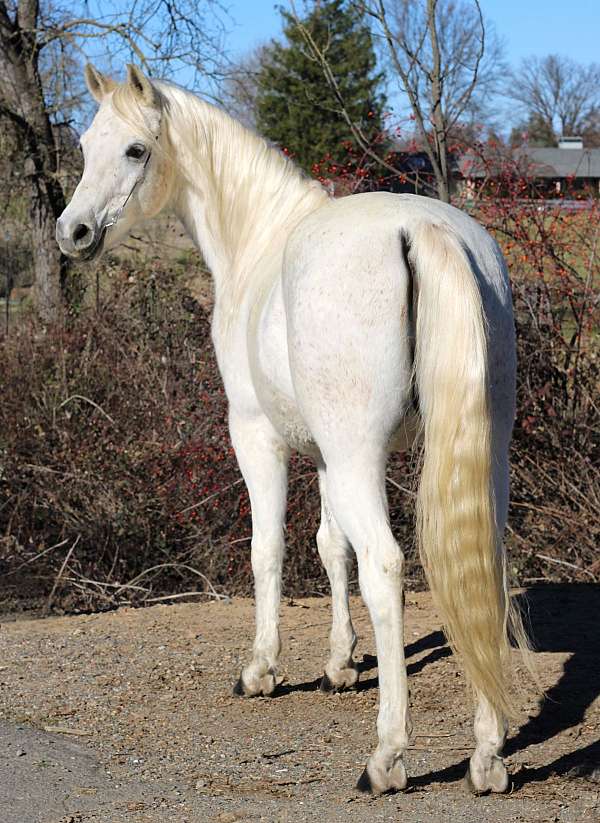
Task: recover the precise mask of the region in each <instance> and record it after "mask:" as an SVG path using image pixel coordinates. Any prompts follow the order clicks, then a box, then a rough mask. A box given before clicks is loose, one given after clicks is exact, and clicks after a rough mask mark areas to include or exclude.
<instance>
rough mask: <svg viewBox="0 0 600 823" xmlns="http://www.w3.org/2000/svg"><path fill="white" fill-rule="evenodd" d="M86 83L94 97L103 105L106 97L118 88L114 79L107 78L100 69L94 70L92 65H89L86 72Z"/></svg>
mask: <svg viewBox="0 0 600 823" xmlns="http://www.w3.org/2000/svg"><path fill="white" fill-rule="evenodd" d="M84 76H85V82H86V83H87V87H88V89H89V90H90V94H91V95H92V97H93V98H94V99H95V100H97V101H98V103H101V102H102V100H103V99H104V97H106V95H107V94H108V93H109V92H111V91H112V90H113V89H114V88H116V85H117V84H116V83H115V81H114V80H113V79H112V77H107V76H106V75H105V74H102V73H101V72H99V71H98V69H96V68H94V66H92V64H91V63H87V64H86V67H85V70H84Z"/></svg>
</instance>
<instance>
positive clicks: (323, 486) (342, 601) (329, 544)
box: [317, 467, 358, 692]
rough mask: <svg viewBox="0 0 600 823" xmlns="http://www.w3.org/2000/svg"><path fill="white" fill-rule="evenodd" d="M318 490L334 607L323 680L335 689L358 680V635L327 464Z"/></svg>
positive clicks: (320, 536) (320, 539)
mask: <svg viewBox="0 0 600 823" xmlns="http://www.w3.org/2000/svg"><path fill="white" fill-rule="evenodd" d="M319 489H320V492H321V524H320V526H319V531H318V532H317V548H318V550H319V556H320V558H321V561H322V562H323V565H324V566H325V570H326V572H327V576H328V578H329V583H330V585H331V609H332V622H331V633H330V635H329V640H330V656H329V660H328V662H327V665H326V666H325V673H324V675H323V679H322V680H321V691H323V692H332V691H342V690H343V689H348V688H351V687H352V686H354V685H356V683H357V681H358V668H357V666H356V663H355V662H354V660H353V659H352V653H353V651H354V647H355V646H356V635H355V633H354V629H353V627H352V619H351V617H350V607H349V603H348V565H349V561H350V551H351V549H350V544H349V543H348V539H347V537H346V535H345V534H344V532H343V531H342V530H341V529H340V527H339V526H338V524H337V522H336V520H335V517H334V516H333V513H332V512H331V509H330V507H329V504H328V500H327V477H326V471H325V468H324V467H320V468H319Z"/></svg>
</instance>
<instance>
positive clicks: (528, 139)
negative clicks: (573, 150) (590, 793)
mask: <svg viewBox="0 0 600 823" xmlns="http://www.w3.org/2000/svg"><path fill="white" fill-rule="evenodd" d="M525 135H526V136H525ZM557 140H558V137H557V135H556V134H555V133H554V129H553V128H552V124H551V123H548V121H547V120H546V119H544V118H543V117H541V115H539V114H535V113H534V114H531V115H530V117H529V119H528V120H527V122H526V123H521V124H519V125H518V126H515V127H514V128H513V130H512V131H511V133H510V145H511V146H519V145H521V143H527V144H528V145H529V146H540V147H543V146H556V145H557Z"/></svg>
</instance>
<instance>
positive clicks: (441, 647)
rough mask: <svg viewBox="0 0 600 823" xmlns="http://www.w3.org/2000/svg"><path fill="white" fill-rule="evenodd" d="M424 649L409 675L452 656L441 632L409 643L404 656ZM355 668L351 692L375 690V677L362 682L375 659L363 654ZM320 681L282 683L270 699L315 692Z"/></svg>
mask: <svg viewBox="0 0 600 823" xmlns="http://www.w3.org/2000/svg"><path fill="white" fill-rule="evenodd" d="M426 649H431V651H430V652H429V654H426V655H425V656H424V657H422V658H421V660H417V661H415V662H414V663H409V664H408V665H407V667H406V670H407V673H408V674H409V675H411V674H416V673H417V672H420V671H421V669H424V668H425V666H428V665H429V664H431V663H435V661H436V660H440V659H441V658H442V657H448V656H449V655H450V654H452V652H451V651H450V649H449V648H448V645H447V643H446V638H445V636H444V633H443V632H441V631H434V632H430V633H429V634H427V635H425V637H421V638H419V639H418V640H416V641H415V642H414V643H410V644H409V645H408V646H405V647H404V656H405V657H406V658H409V657H412V655H415V654H418V653H419V652H422V651H425V650H426ZM356 668H357V669H358V673H359V677H360V678H361V679H360V680H359V681H358V683H357V684H356V686H355V687H354V689H353V691H358V692H364V691H368V690H369V689H376V688H377V686H378V677H377V675H374V676H373V677H369V678H368V679H367V680H363V679H362V675H363V674H365V673H366V672H370V671H372V670H373V669H376V668H377V658H376V657H375V656H374V655H372V654H363V657H362V660H359V661H357V663H356ZM321 680H322V678H321V677H317V678H316V679H315V680H307V681H306V682H304V683H282V684H281V685H280V686H278V687H277V689H276V691H275V692H274V694H273V695H271V697H275V698H277V697H284V696H285V695H288V694H293V693H294V692H317V691H319V690H320V688H321Z"/></svg>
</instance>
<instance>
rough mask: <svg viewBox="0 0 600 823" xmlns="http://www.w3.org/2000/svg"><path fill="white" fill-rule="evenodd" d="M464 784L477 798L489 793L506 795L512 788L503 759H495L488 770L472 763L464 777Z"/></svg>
mask: <svg viewBox="0 0 600 823" xmlns="http://www.w3.org/2000/svg"><path fill="white" fill-rule="evenodd" d="M464 784H465V787H466V788H467V790H468V791H469V792H471V794H474V795H475V796H476V797H478V796H481V795H483V794H488V793H489V792H494V794H504V793H505V792H507V791H508V790H509V788H510V780H509V777H508V772H507V771H506V766H505V765H504V763H503V761H502V758H501V757H493V758H492V762H491V764H490V766H489V767H488V768H483V767H480V766H476V765H474V764H473V762H471V764H470V765H469V769H468V770H467V773H466V775H465V777H464Z"/></svg>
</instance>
